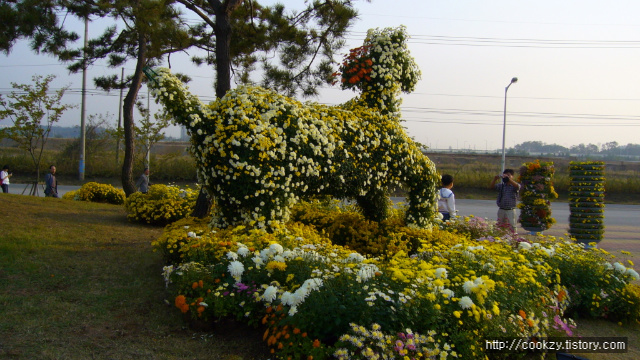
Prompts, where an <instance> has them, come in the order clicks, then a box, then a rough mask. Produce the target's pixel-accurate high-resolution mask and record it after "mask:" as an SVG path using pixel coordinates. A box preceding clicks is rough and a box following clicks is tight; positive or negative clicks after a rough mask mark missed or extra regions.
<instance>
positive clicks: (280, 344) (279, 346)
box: [278, 342, 284, 350]
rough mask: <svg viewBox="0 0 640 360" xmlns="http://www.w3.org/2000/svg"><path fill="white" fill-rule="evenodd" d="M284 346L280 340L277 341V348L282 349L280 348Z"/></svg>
mask: <svg viewBox="0 0 640 360" xmlns="http://www.w3.org/2000/svg"><path fill="white" fill-rule="evenodd" d="M283 347H284V345H282V343H281V342H279V343H278V350H282V348H283Z"/></svg>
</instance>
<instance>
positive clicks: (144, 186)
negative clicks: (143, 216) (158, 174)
mask: <svg viewBox="0 0 640 360" xmlns="http://www.w3.org/2000/svg"><path fill="white" fill-rule="evenodd" d="M136 189H137V190H138V191H140V192H141V193H143V194H146V193H147V192H149V168H148V167H146V168H144V171H143V172H142V175H140V177H139V178H138V181H136Z"/></svg>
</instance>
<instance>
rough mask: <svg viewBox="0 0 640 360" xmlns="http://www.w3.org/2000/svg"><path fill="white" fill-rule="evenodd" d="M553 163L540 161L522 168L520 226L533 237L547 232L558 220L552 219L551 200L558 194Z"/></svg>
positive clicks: (519, 205)
mask: <svg viewBox="0 0 640 360" xmlns="http://www.w3.org/2000/svg"><path fill="white" fill-rule="evenodd" d="M554 173H555V168H554V167H553V162H543V163H540V160H536V161H534V162H530V163H526V164H524V165H523V166H522V167H521V168H520V178H519V179H518V181H519V182H520V184H521V186H522V189H521V190H520V204H518V207H519V208H520V218H519V219H518V221H520V225H521V226H522V227H523V228H524V229H525V230H527V231H529V232H531V234H532V235H534V234H535V233H539V232H542V231H544V230H547V229H549V228H550V227H551V225H553V224H554V223H555V222H556V220H555V219H554V218H552V217H551V200H552V199H557V198H558V194H557V193H556V191H555V190H554V188H553V174H554Z"/></svg>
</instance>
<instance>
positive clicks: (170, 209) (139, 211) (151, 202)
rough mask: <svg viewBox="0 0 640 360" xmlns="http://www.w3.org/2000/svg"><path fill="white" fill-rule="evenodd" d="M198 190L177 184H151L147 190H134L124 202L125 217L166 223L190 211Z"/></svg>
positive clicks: (139, 220) (180, 217)
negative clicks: (182, 187)
mask: <svg viewBox="0 0 640 360" xmlns="http://www.w3.org/2000/svg"><path fill="white" fill-rule="evenodd" d="M197 196H198V192H197V191H196V190H193V189H189V188H186V189H180V188H179V187H177V186H168V185H161V184H158V185H151V186H150V187H149V192H147V193H146V194H143V193H141V192H135V193H133V194H131V195H129V197H128V198H127V200H126V201H125V202H124V206H125V209H126V211H127V218H128V219H129V220H130V221H134V222H143V223H147V224H153V225H166V224H169V223H171V222H174V221H176V220H179V219H182V218H184V217H185V216H187V215H188V214H189V213H191V211H192V209H193V206H194V205H195V202H196V198H197Z"/></svg>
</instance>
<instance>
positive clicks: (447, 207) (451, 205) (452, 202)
mask: <svg viewBox="0 0 640 360" xmlns="http://www.w3.org/2000/svg"><path fill="white" fill-rule="evenodd" d="M438 195H440V196H439V198H438V211H439V212H442V213H449V214H454V213H455V212H456V198H455V196H454V195H453V191H451V190H449V189H447V188H442V189H440V191H439V192H438Z"/></svg>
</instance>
